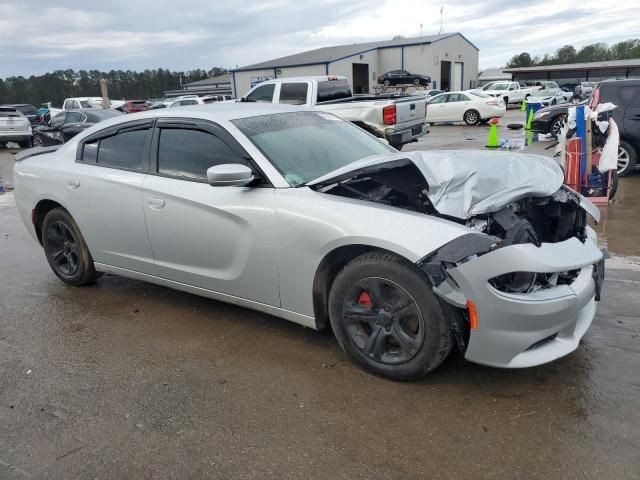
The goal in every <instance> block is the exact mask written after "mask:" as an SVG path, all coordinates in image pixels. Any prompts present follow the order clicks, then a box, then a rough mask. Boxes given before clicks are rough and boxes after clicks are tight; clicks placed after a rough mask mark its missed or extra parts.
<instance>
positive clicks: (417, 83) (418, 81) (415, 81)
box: [413, 78, 421, 87]
mask: <svg viewBox="0 0 640 480" xmlns="http://www.w3.org/2000/svg"><path fill="white" fill-rule="evenodd" d="M420 83H421V82H420V79H419V78H414V79H413V84H414V85H415V86H416V87H418V86H420Z"/></svg>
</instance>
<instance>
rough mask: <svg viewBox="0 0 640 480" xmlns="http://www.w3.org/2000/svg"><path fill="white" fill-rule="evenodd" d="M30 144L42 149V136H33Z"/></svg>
mask: <svg viewBox="0 0 640 480" xmlns="http://www.w3.org/2000/svg"><path fill="white" fill-rule="evenodd" d="M32 143H33V146H34V147H44V139H43V138H42V135H34V136H33V142H32Z"/></svg>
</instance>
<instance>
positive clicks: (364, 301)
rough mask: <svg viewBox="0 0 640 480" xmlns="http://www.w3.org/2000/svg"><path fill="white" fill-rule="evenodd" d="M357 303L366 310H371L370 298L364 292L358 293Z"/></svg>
mask: <svg viewBox="0 0 640 480" xmlns="http://www.w3.org/2000/svg"><path fill="white" fill-rule="evenodd" d="M358 303H359V304H360V305H362V306H363V307H366V308H373V302H372V301H371V297H370V296H369V294H368V293H367V292H365V291H364V290H363V291H362V292H360V295H359V296H358Z"/></svg>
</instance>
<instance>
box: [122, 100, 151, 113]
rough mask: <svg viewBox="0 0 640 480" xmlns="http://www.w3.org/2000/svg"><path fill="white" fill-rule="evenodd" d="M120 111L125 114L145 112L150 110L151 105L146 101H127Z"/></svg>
mask: <svg viewBox="0 0 640 480" xmlns="http://www.w3.org/2000/svg"><path fill="white" fill-rule="evenodd" d="M118 110H121V111H122V112H124V113H136V112H144V111H147V110H149V104H148V103H147V101H146V100H127V101H126V102H125V104H124V105H123V106H122V107H120V108H119V109H118Z"/></svg>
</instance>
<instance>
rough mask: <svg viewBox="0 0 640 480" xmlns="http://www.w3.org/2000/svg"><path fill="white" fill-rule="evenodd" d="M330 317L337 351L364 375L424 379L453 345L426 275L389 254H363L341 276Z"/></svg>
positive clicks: (332, 297)
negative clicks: (351, 361) (352, 361)
mask: <svg viewBox="0 0 640 480" xmlns="http://www.w3.org/2000/svg"><path fill="white" fill-rule="evenodd" d="M329 315H330V320H331V327H332V328H333V332H334V334H335V336H336V339H337V341H338V343H339V344H340V347H342V349H343V350H344V351H345V352H346V353H347V354H348V355H349V356H350V357H351V358H352V359H353V360H355V361H356V362H357V363H358V364H360V365H361V366H362V367H363V368H364V369H365V370H368V371H369V372H371V373H374V374H376V375H380V376H383V377H387V378H390V379H393V380H414V379H417V378H421V377H424V376H425V375H427V374H428V373H430V372H431V371H433V370H434V369H435V368H437V367H438V366H439V365H440V364H441V363H442V361H443V360H444V359H445V358H446V357H447V355H448V354H449V352H450V351H451V348H452V346H453V338H452V335H451V329H450V324H449V322H448V320H447V318H446V316H445V314H444V311H443V309H442V306H441V305H440V303H439V300H438V299H437V298H436V296H435V295H434V293H433V292H432V291H431V289H430V288H429V282H428V279H427V277H426V275H425V274H424V273H423V272H422V271H420V270H419V269H418V268H417V267H416V266H415V265H413V264H412V263H410V262H408V261H406V260H404V259H403V258H400V257H397V256H396V255H393V254H390V253H383V252H370V253H365V254H363V255H361V256H359V257H357V258H355V259H354V260H352V261H351V262H349V263H348V264H347V265H346V266H345V267H344V268H343V269H342V271H340V273H339V274H338V275H337V277H336V279H335V281H334V282H333V285H332V286H331V292H330V294H329Z"/></svg>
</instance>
